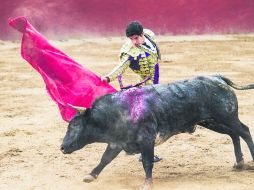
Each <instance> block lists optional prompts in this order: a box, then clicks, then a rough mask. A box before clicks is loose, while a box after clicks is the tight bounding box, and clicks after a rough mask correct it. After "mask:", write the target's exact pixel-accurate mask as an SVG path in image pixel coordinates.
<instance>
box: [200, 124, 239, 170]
mask: <svg viewBox="0 0 254 190" xmlns="http://www.w3.org/2000/svg"><path fill="white" fill-rule="evenodd" d="M199 125H201V126H203V127H205V128H207V129H210V130H212V131H215V132H218V133H222V134H227V135H229V136H230V137H231V139H232V142H233V145H234V152H235V157H236V164H235V165H234V167H235V168H238V169H239V168H242V167H243V164H244V161H243V154H242V150H241V145H240V138H239V135H236V134H235V133H234V132H233V131H232V130H231V129H230V128H229V127H227V126H226V125H223V124H219V123H217V122H215V121H214V120H210V121H203V122H201V123H199Z"/></svg>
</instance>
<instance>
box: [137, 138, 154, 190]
mask: <svg viewBox="0 0 254 190" xmlns="http://www.w3.org/2000/svg"><path fill="white" fill-rule="evenodd" d="M140 150H141V155H142V164H143V168H144V170H145V174H146V178H145V182H144V185H143V187H142V189H143V190H149V189H152V184H153V178H152V170H153V163H154V162H153V158H154V142H146V143H142V144H141V145H140Z"/></svg>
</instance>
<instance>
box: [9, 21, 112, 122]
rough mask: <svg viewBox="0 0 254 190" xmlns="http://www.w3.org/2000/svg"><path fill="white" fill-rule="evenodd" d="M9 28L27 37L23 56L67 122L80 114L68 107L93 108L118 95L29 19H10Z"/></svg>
mask: <svg viewBox="0 0 254 190" xmlns="http://www.w3.org/2000/svg"><path fill="white" fill-rule="evenodd" d="M9 25H11V26H12V27H13V28H15V29H16V30H18V31H19V32H21V33H23V37H22V43H21V55H22V57H23V58H24V59H25V60H26V61H28V62H29V63H30V64H31V65H32V67H33V68H34V69H36V70H37V71H38V72H39V73H40V74H41V76H42V78H43V80H44V82H45V84H46V89H47V92H48V94H49V95H50V96H51V98H52V99H53V100H54V101H55V102H56V103H57V105H58V107H59V110H60V113H61V115H62V118H63V119H64V120H65V121H70V120H71V119H72V118H73V116H74V115H75V114H76V110H74V109H73V108H71V107H70V106H68V104H72V105H75V106H82V107H85V108H89V107H90V106H91V104H92V102H93V101H94V100H95V99H96V98H97V97H99V96H102V95H104V94H108V93H112V92H116V91H117V90H116V89H114V88H113V87H112V86H110V85H109V84H108V83H106V82H101V80H100V77H98V76H97V75H95V74H94V73H93V72H91V71H89V70H88V69H86V68H84V67H83V66H82V65H80V64H78V63H77V62H75V61H74V60H72V59H71V58H70V57H68V56H67V55H66V54H64V53H63V52H61V51H60V50H58V49H56V48H55V47H53V46H52V45H50V43H49V42H48V41H47V39H46V38H45V37H43V36H42V35H41V34H40V33H39V32H38V31H36V29H35V28H34V27H33V26H32V25H31V24H30V23H29V22H28V21H27V19H26V18H25V17H18V18H15V19H10V20H9Z"/></svg>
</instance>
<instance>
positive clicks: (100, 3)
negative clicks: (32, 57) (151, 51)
mask: <svg viewBox="0 0 254 190" xmlns="http://www.w3.org/2000/svg"><path fill="white" fill-rule="evenodd" d="M0 5H1V6H0V39H15V38H17V37H18V34H17V33H16V32H15V31H13V30H12V29H11V28H10V27H9V26H8V25H7V19H8V18H9V17H16V16H26V17H27V18H28V19H29V20H30V22H31V23H32V24H33V25H34V26H35V27H36V28H37V29H38V30H39V31H40V32H41V33H43V34H44V35H46V36H47V37H58V38H65V37H77V36H86V35H103V36H108V35H124V29H125V26H126V24H127V23H128V22H130V21H132V20H139V21H141V22H142V23H143V25H144V26H145V27H146V28H151V29H152V30H153V31H155V32H156V33H158V34H202V33H249V32H254V0H75V1H69V0H55V1H53V0H44V1H40V0H12V1H9V0H1V2H0Z"/></svg>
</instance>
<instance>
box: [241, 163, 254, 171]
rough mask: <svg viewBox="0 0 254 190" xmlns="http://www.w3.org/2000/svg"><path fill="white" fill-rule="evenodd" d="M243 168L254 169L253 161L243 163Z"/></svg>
mask: <svg viewBox="0 0 254 190" xmlns="http://www.w3.org/2000/svg"><path fill="white" fill-rule="evenodd" d="M243 168H244V170H254V161H250V162H247V163H245V164H244V167H243Z"/></svg>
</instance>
